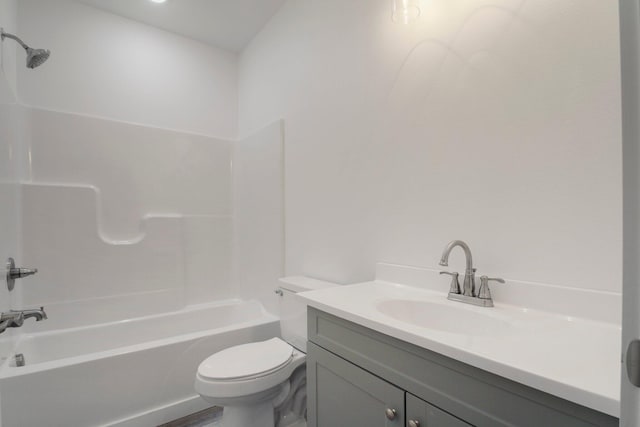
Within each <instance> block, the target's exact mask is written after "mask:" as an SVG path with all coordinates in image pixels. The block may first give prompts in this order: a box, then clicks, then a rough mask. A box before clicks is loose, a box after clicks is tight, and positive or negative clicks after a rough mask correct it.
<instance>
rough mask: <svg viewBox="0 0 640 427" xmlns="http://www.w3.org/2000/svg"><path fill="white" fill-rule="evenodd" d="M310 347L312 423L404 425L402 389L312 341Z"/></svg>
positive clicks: (329, 426) (331, 426) (323, 426)
mask: <svg viewBox="0 0 640 427" xmlns="http://www.w3.org/2000/svg"><path fill="white" fill-rule="evenodd" d="M307 350H308V353H307V380H308V386H307V387H308V397H309V413H308V422H309V427H402V426H403V425H404V391H403V390H400V389H399V388H397V387H394V386H393V385H391V384H389V383H388V382H386V381H383V380H381V379H380V378H378V377H376V376H374V375H372V374H370V373H368V372H367V371H365V370H363V369H360V368H358V367H357V366H355V365H353V364H351V363H349V362H347V361H345V360H344V359H341V358H339V357H337V356H335V355H333V354H331V353H329V352H327V351H326V350H323V349H321V348H320V347H318V346H316V345H314V344H312V343H309V345H308V347H307ZM387 409H393V410H395V417H394V418H393V419H392V420H390V419H388V418H387V416H386V414H385V411H386V410H387Z"/></svg>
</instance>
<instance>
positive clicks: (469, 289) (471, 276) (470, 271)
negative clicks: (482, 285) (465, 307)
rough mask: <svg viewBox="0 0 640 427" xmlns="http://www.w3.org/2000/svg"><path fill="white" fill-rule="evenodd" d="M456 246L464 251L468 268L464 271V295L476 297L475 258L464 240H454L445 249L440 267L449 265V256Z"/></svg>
mask: <svg viewBox="0 0 640 427" xmlns="http://www.w3.org/2000/svg"><path fill="white" fill-rule="evenodd" d="M456 246H459V247H461V248H462V250H463V251H464V256H465V258H466V261H467V266H466V269H465V271H464V282H463V284H462V295H464V296H467V297H473V296H475V291H476V269H475V268H473V257H472V256H471V249H469V245H467V244H466V243H465V242H463V241H462V240H454V241H452V242H449V244H448V245H447V246H446V247H445V248H444V251H443V252H442V258H440V265H441V266H443V267H447V266H448V265H449V254H451V251H452V250H453V248H455V247H456Z"/></svg>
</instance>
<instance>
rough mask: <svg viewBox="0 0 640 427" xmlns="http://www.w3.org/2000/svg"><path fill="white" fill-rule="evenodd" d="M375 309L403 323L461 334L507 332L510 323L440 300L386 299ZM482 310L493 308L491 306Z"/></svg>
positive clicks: (489, 314) (493, 315) (490, 314)
mask: <svg viewBox="0 0 640 427" xmlns="http://www.w3.org/2000/svg"><path fill="white" fill-rule="evenodd" d="M376 308H377V309H378V311H379V312H380V313H382V314H384V315H386V316H389V317H392V318H394V319H396V320H399V321H401V322H404V323H409V324H411V325H415V326H419V327H421V328H427V329H432V330H437V331H440V332H447V333H451V334H463V335H494V334H496V333H504V332H507V331H508V330H509V329H510V328H511V324H510V323H509V322H508V321H506V320H503V319H500V318H498V317H496V316H495V314H492V313H490V312H487V313H479V312H477V311H474V310H471V309H466V307H465V308H463V307H461V308H457V307H452V306H450V305H445V304H439V303H436V302H430V301H415V300H403V299H389V300H385V301H381V302H379V303H378V304H377V306H376ZM482 310H489V311H490V310H493V309H491V308H487V309H484V308H483V309H482Z"/></svg>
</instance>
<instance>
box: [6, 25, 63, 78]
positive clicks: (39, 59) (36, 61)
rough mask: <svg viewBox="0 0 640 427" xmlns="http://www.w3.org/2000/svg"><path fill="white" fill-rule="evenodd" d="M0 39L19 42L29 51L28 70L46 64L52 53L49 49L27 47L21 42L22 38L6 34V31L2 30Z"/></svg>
mask: <svg viewBox="0 0 640 427" xmlns="http://www.w3.org/2000/svg"><path fill="white" fill-rule="evenodd" d="M0 37H1V39H2V40H4V39H5V37H6V38H9V39H13V40H15V41H17V42H18V43H20V46H22V47H23V48H24V50H26V51H27V67H28V68H36V67H39V66H40V65H42V64H44V62H45V61H46V60H47V59H49V55H51V52H50V51H49V50H48V49H32V48H30V47H29V46H27V45H26V43H25V42H23V41H22V40H20V38H18V37H17V36H15V35H13V34H10V33H5V32H4V30H3V29H2V28H0Z"/></svg>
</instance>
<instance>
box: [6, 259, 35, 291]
mask: <svg viewBox="0 0 640 427" xmlns="http://www.w3.org/2000/svg"><path fill="white" fill-rule="evenodd" d="M37 272H38V269H37V268H19V267H16V262H15V261H14V259H13V258H9V259H7V287H8V288H9V291H12V290H13V288H14V287H15V285H16V279H22V278H23V277H29V276H33V275H34V274H36V273H37Z"/></svg>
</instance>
